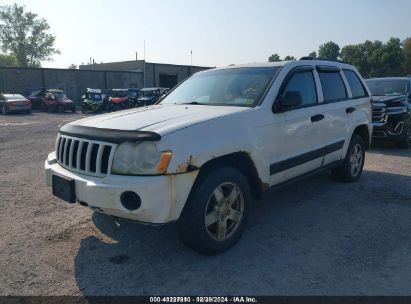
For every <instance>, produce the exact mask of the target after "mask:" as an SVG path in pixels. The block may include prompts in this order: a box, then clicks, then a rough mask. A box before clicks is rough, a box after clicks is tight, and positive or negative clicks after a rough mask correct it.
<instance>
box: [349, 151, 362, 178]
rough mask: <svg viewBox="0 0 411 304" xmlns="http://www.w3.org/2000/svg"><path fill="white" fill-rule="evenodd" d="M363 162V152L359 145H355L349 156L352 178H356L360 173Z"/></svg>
mask: <svg viewBox="0 0 411 304" xmlns="http://www.w3.org/2000/svg"><path fill="white" fill-rule="evenodd" d="M362 162H363V151H362V147H361V145H360V144H358V143H357V144H355V146H354V147H353V149H352V152H351V155H350V169H351V174H352V175H353V176H357V175H358V173H359V172H360V171H361V167H362Z"/></svg>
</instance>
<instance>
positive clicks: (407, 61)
mask: <svg viewBox="0 0 411 304" xmlns="http://www.w3.org/2000/svg"><path fill="white" fill-rule="evenodd" d="M402 53H403V55H404V63H403V68H404V73H405V75H411V37H408V38H407V39H405V40H404V42H403V43H402Z"/></svg>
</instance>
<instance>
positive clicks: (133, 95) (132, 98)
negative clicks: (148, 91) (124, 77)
mask: <svg viewBox="0 0 411 304" xmlns="http://www.w3.org/2000/svg"><path fill="white" fill-rule="evenodd" d="M139 95H140V90H139V89H134V88H131V89H128V94H127V96H128V105H129V107H130V108H133V107H136V106H138V97H139Z"/></svg>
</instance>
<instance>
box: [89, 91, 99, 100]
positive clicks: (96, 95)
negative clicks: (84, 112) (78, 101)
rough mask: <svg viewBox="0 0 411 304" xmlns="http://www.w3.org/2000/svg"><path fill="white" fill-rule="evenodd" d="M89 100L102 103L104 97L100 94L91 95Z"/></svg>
mask: <svg viewBox="0 0 411 304" xmlns="http://www.w3.org/2000/svg"><path fill="white" fill-rule="evenodd" d="M88 99H89V100H92V101H102V100H103V95H102V94H100V93H89V95H88Z"/></svg>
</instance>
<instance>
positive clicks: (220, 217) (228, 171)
mask: <svg viewBox="0 0 411 304" xmlns="http://www.w3.org/2000/svg"><path fill="white" fill-rule="evenodd" d="M204 174H205V175H203V178H202V177H201V176H199V177H198V178H200V180H199V181H198V183H197V182H196V184H195V186H194V187H193V189H192V191H191V193H190V195H189V198H188V200H187V203H186V205H185V207H184V210H183V212H182V213H181V216H180V219H179V221H178V231H179V235H180V237H181V239H182V241H183V242H184V243H185V244H186V245H187V246H188V247H190V248H191V249H193V250H195V251H197V252H199V253H202V254H205V255H213V254H217V253H221V252H223V251H226V250H228V249H229V248H231V247H232V246H234V244H235V243H236V242H237V241H238V240H239V238H240V237H241V235H242V234H243V232H244V229H245V227H246V223H247V220H248V217H249V209H250V208H249V207H250V204H251V194H250V188H249V185H248V182H247V180H246V178H245V177H244V176H243V175H242V174H241V172H240V171H238V170H237V169H235V168H232V167H222V168H217V169H214V170H211V171H209V172H208V173H204ZM235 193H236V194H237V195H236V196H235V198H234V199H230V194H231V195H235ZM206 213H208V216H206ZM206 219H207V220H208V221H209V225H208V226H206ZM224 227H225V228H224Z"/></svg>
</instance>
